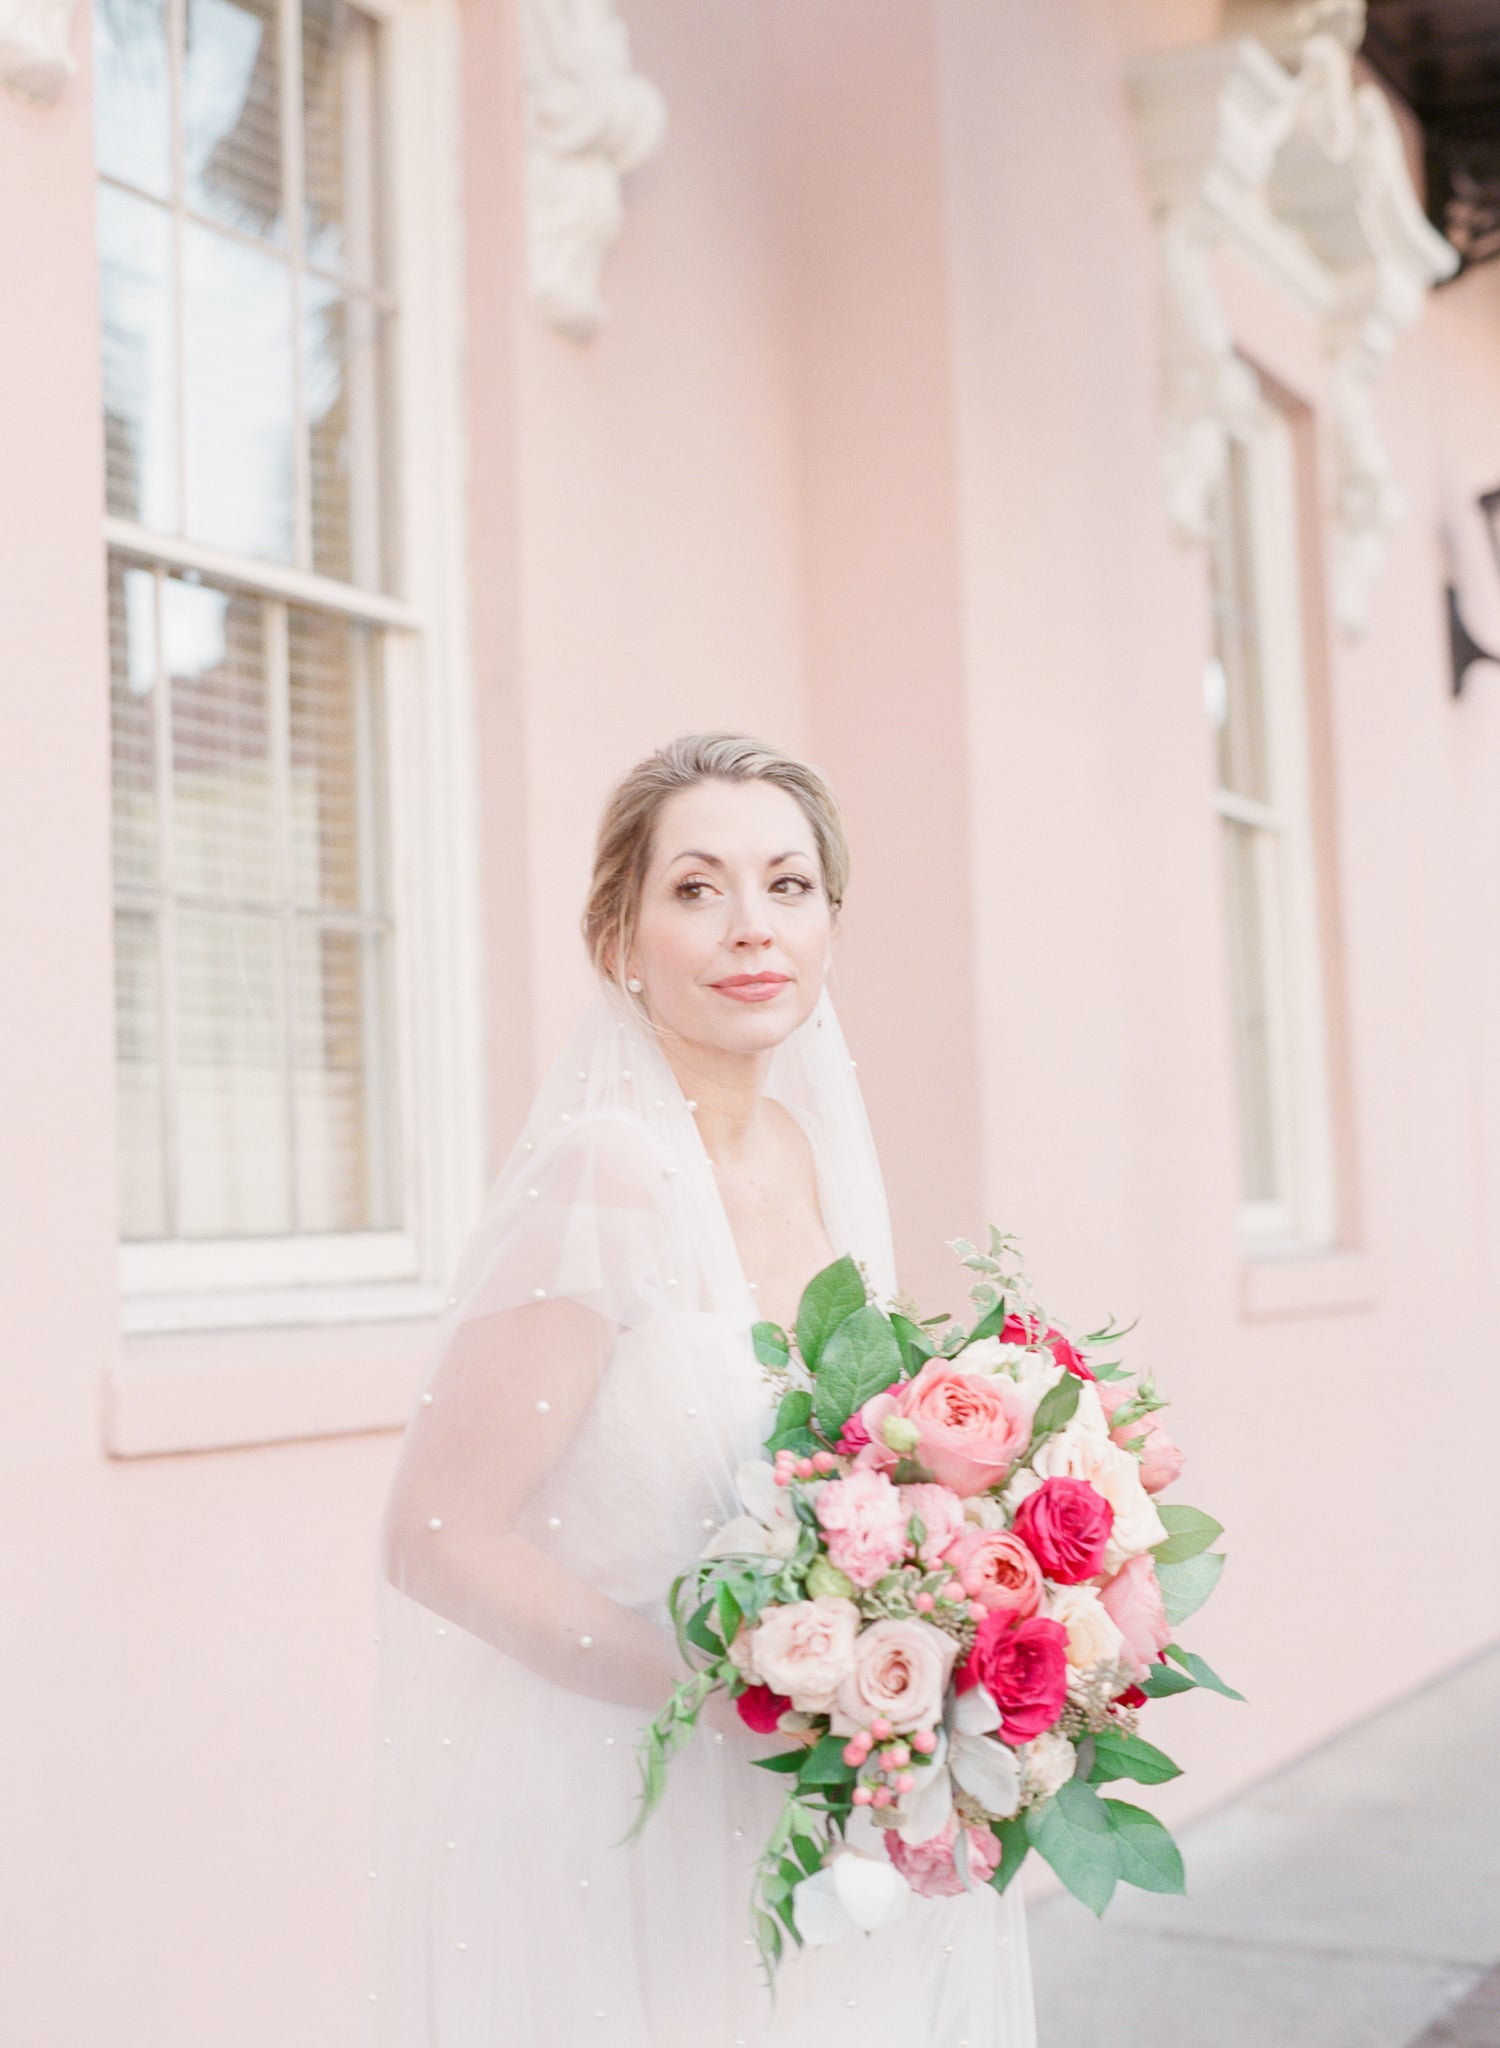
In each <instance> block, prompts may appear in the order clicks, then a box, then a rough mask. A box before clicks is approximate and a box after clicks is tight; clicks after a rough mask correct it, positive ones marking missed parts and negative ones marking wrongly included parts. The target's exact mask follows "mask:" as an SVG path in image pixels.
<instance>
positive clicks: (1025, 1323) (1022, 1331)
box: [1000, 1310, 1098, 1380]
mask: <svg viewBox="0 0 1500 2048" xmlns="http://www.w3.org/2000/svg"><path fill="white" fill-rule="evenodd" d="M1000 1342H1001V1343H1002V1344H1034V1343H1035V1342H1036V1324H1035V1322H1034V1321H1032V1320H1031V1319H1030V1318H1023V1317H1021V1316H1018V1315H1017V1314H1016V1313H1015V1311H1014V1310H1012V1311H1011V1313H1010V1314H1009V1315H1008V1316H1007V1317H1006V1318H1005V1322H1004V1324H1003V1326H1002V1328H1001V1331H1000ZM1042 1342H1043V1343H1044V1344H1046V1345H1047V1347H1048V1348H1049V1350H1050V1351H1051V1353H1052V1356H1053V1357H1054V1358H1055V1359H1056V1360H1057V1362H1058V1364H1059V1365H1063V1366H1066V1367H1067V1369H1068V1371H1069V1372H1070V1373H1072V1374H1073V1375H1074V1376H1075V1377H1076V1378H1078V1379H1081V1380H1092V1379H1097V1378H1098V1374H1097V1373H1092V1372H1090V1371H1089V1369H1088V1367H1087V1366H1086V1365H1085V1364H1084V1362H1083V1353H1082V1352H1081V1351H1080V1350H1079V1349H1078V1346H1077V1345H1076V1344H1073V1343H1070V1342H1069V1340H1068V1339H1067V1338H1066V1337H1065V1336H1064V1335H1063V1333H1062V1331H1061V1330H1057V1329H1054V1328H1053V1326H1052V1325H1051V1323H1049V1324H1048V1325H1047V1334H1046V1336H1045V1337H1044V1338H1043V1339H1042Z"/></svg>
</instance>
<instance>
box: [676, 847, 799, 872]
mask: <svg viewBox="0 0 1500 2048" xmlns="http://www.w3.org/2000/svg"><path fill="white" fill-rule="evenodd" d="M811 859H812V855H811V854H810V853H808V852H807V851H806V850H805V849H804V848H803V847H800V846H793V847H791V848H790V849H789V850H788V851H787V852H786V853H777V854H773V855H772V857H771V858H770V860H768V861H767V862H766V866H767V867H768V868H775V867H780V865H781V863H782V862H783V861H784V860H811ZM680 860H701V861H702V862H703V864H704V865H705V867H711V868H721V867H723V865H724V863H723V861H721V860H720V858H719V856H718V855H717V854H716V853H703V852H700V850H699V849H698V848H697V847H694V846H690V847H688V848H687V849H686V850H685V851H684V852H682V853H674V854H673V856H672V858H671V859H670V860H669V861H668V862H667V866H668V867H669V868H670V867H675V866H676V864H677V862H678V861H680Z"/></svg>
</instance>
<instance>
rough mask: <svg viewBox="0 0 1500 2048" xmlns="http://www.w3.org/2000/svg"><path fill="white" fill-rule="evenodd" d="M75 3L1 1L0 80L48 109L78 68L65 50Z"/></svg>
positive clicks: (66, 1) (41, 0) (29, 0)
mask: <svg viewBox="0 0 1500 2048" xmlns="http://www.w3.org/2000/svg"><path fill="white" fill-rule="evenodd" d="M73 6H74V0H0V79H3V80H4V81H5V83H6V84H7V85H8V86H9V87H10V89H11V91H12V92H14V93H18V94H19V95H20V97H21V98H22V99H27V100H34V101H36V102H37V103H38V104H39V105H41V106H50V105H51V104H52V102H53V101H54V100H55V99H56V98H57V96H58V94H59V93H60V92H61V91H62V89H63V87H64V86H65V85H66V84H67V82H68V80H69V79H70V78H71V77H72V75H73V73H74V72H75V71H76V70H77V69H78V60H77V58H76V57H75V56H74V55H73V53H72V51H71V50H70V49H69V48H68V31H69V29H70V28H71V27H72V25H73Z"/></svg>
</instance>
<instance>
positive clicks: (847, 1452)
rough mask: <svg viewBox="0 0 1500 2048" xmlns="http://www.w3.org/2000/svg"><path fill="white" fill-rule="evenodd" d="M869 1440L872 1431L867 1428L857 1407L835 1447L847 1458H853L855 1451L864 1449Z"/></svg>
mask: <svg viewBox="0 0 1500 2048" xmlns="http://www.w3.org/2000/svg"><path fill="white" fill-rule="evenodd" d="M869 1441H870V1432H869V1431H868V1430H867V1429H866V1428H865V1425H864V1418H863V1417H862V1416H861V1414H860V1412H859V1410H858V1409H857V1408H856V1409H855V1411H854V1413H853V1414H852V1415H851V1416H850V1417H849V1420H848V1421H847V1422H846V1423H845V1424H844V1433H843V1435H842V1436H841V1437H840V1438H839V1440H838V1443H837V1444H836V1445H835V1449H836V1450H838V1451H840V1452H842V1453H843V1455H844V1456H845V1457H846V1458H852V1457H853V1456H854V1454H855V1452H856V1451H862V1450H863V1449H864V1447H865V1445H866V1444H867V1443H868V1442H869Z"/></svg>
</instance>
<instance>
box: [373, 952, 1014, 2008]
mask: <svg viewBox="0 0 1500 2048" xmlns="http://www.w3.org/2000/svg"><path fill="white" fill-rule="evenodd" d="M767 1086H768V1091H769V1092H770V1093H771V1094H772V1095H774V1096H776V1097H777V1099H778V1100H780V1101H782V1102H783V1103H785V1105H786V1107H787V1108H788V1109H789V1110H790V1111H791V1113H792V1114H793V1115H795V1116H796V1117H797V1118H798V1119H799V1121H800V1122H801V1123H802V1126H803V1128H804V1129H805V1130H806V1131H807V1133H808V1136H809V1138H810V1139H811V1141H812V1144H813V1147H814V1152H815V1155H816V1157H817V1162H818V1180H819V1190H820V1195H821V1199H822V1204H823V1212H824V1221H825V1224H826V1226H827V1228H828V1232H829V1238H830V1242H831V1243H832V1244H833V1245H834V1246H835V1247H836V1249H837V1250H839V1251H841V1252H842V1251H849V1252H851V1253H852V1254H853V1255H854V1256H855V1257H856V1258H858V1259H860V1260H861V1261H862V1262H863V1264H864V1266H865V1270H866V1274H867V1276H868V1279H869V1282H870V1284H871V1286H872V1288H873V1289H874V1291H875V1292H876V1294H877V1295H878V1296H879V1297H880V1298H881V1299H883V1300H887V1301H888V1300H889V1299H890V1298H891V1296H892V1295H893V1293H894V1290H895V1275H894V1271H893V1264H892V1256H891V1246H890V1228H889V1221H888V1217H887V1212H886V1204H885V1195H884V1190H883V1186H882V1183H881V1180H880V1173H879V1166H878V1163H877V1161H876V1157H875V1152H874V1147H873V1144H872V1142H871V1138H870V1132H869V1125H868V1122H867V1120H866V1117H865V1112H864V1106H863V1101H862V1098H861V1096H860V1092H859V1088H858V1084H857V1082H856V1080H855V1078H854V1067H853V1062H852V1061H851V1060H850V1059H849V1056H848V1052H847V1048H846V1046H845V1043H844V1039H843V1035H842V1033H841V1031H840V1029H839V1025H838V1021H837V1019H836V1017H835V1015H834V1012H833V1008H832V1004H831V1002H830V1000H829V998H828V996H827V995H826V993H825V994H824V995H823V996H822V998H821V999H820V1001H819V1004H818V1006H817V1008H816V1010H815V1011H814V1012H813V1014H812V1016H810V1017H809V1018H808V1019H807V1021H806V1022H805V1023H804V1024H803V1025H802V1026H801V1027H800V1028H799V1029H798V1030H797V1031H796V1032H794V1033H793V1034H792V1035H791V1036H790V1037H789V1038H788V1039H787V1040H786V1041H785V1042H784V1043H783V1045H781V1046H780V1047H778V1048H777V1051H776V1053H775V1056H774V1059H773V1062H772V1066H771V1070H770V1074H769V1077H768V1083H767ZM755 1318H756V1307H755V1297H754V1293H753V1291H752V1290H751V1289H750V1287H749V1285H748V1283H747V1281H746V1278H745V1275H744V1272H743V1270H742V1268H741V1266H740V1264H739V1258H738V1253H737V1250H736V1247H735V1242H734V1238H733V1234H732V1232H731V1230H730V1227H729V1223H728V1219H727V1217H726V1215H725V1212H724V1207H723V1203H722V1201H721V1200H720V1198H719V1194H718V1189H717V1186H716V1184H715V1182H714V1178H713V1169H712V1165H711V1162H710V1161H709V1159H708V1156H707V1153H706V1152H705V1150H704V1147H703V1143H702V1140H701V1138H700V1137H699V1135H698V1130H697V1125H696V1123H695V1121H694V1118H693V1115H692V1112H691V1110H690V1109H689V1108H688V1106H687V1103H686V1102H685V1100H684V1098H683V1094H682V1090H681V1089H680V1087H679V1086H678V1084H677V1081H676V1079H675V1077H674V1075H673V1073H672V1070H671V1068H670V1066H669V1065H668V1063H667V1061H666V1059H665V1057H664V1056H663V1054H662V1053H661V1051H660V1049H659V1048H658V1047H657V1045H656V1044H655V1042H654V1041H653V1040H652V1038H651V1037H650V1035H649V1033H647V1032H645V1031H644V1030H643V1029H642V1028H641V1027H640V1026H639V1024H638V1023H637V1022H636V1020H635V1019H634V1017H633V1016H631V1015H629V1014H628V1013H627V1012H626V1010H625V1009H624V1006H623V1004H622V1002H621V1001H620V999H619V998H617V997H616V996H615V995H614V994H613V993H612V992H611V991H609V990H607V989H601V990H600V991H599V993H598V994H597V995H596V996H595V998H594V999H593V1001H592V1002H591V1004H590V1005H589V1007H588V1009H587V1011H586V1013H585V1015H584V1017H583V1018H582V1020H581V1021H580V1023H579V1025H578V1027H577V1029H576V1030H575V1032H574V1034H573V1037H572V1039H571V1040H570V1042H569V1044H568V1045H567V1046H566V1047H565V1048H564V1050H563V1052H562V1054H561V1056H560V1057H559V1059H558V1060H557V1062H556V1064H555V1065H554V1067H553V1068H552V1070H551V1072H550V1073H549V1075H548V1076H547V1078H546V1079H545V1081H544V1082H543V1084H542V1086H541V1088H540V1089H539V1090H538V1093H537V1096H536V1100H535V1102H534V1104H533V1107H532V1111H531V1114H530V1116H529V1117H528V1120H527V1124H526V1128H525V1130H524V1131H523V1132H522V1134H521V1136H520V1138H518V1140H517V1142H516V1145H515V1147H514V1148H513V1150H512V1152H511V1154H510V1156H509V1158H508V1159H507V1161H506V1163H505V1165H504V1167H503V1168H502V1170H501V1172H500V1175H499V1177H498V1178H497V1180H496V1182H495V1184H494V1187H493V1188H492V1190H491V1193H490V1196H489V1199H488V1201H487V1203H486V1207H485V1211H484V1214H483V1216H482V1217H481V1219H480V1222H479V1224H478V1225H477V1226H476V1229H475V1231H474V1234H473V1236H472V1238H471V1240H470V1242H469V1245H468V1246H467V1247H466V1249H465V1252H464V1254H463V1257H462V1258H461V1260H460V1262H459V1266H458V1270H457V1274H456V1278H455V1282H454V1288H453V1299H452V1301H451V1302H450V1306H449V1310H448V1315H447V1317H446V1319H445V1322H444V1327H443V1331H442V1333H441V1337H440V1341H439V1344H438V1346H437V1349H436V1355H435V1357H434V1361H433V1365H434V1370H433V1373H432V1376H431V1378H430V1380H429V1383H428V1388H427V1391H426V1392H425V1393H424V1394H423V1397H422V1399H421V1401H420V1402H419V1404H418V1405H417V1407H416V1409H415V1411H414V1413H413V1416H412V1419H411V1422H410V1423H409V1425H408V1428H407V1432H406V1435H405V1437H404V1438H403V1441H402V1448H401V1458H400V1462H399V1465H398V1468H397V1472H396V1476H395V1482H394V1484H393V1487H392V1490H391V1496H390V1500H389V1502H388V1505H387V1509H386V1513H385V1516H384V1518H383V1522H382V1529H381V1540H380V1543H379V1557H378V1571H377V1600H378V1609H379V1623H378V1629H379V1637H378V1640H379V1651H378V1674H377V1685H378V1721H377V1734H376V1783H375V1812H374V1836H373V1842H374V1846H373V1855H372V1870H371V1883H370V1891H371V1894H372V1914H371V1922H370V1935H371V1940H370V1960H369V1977H368V1983H367V1985H366V1987H365V1993H364V1996H365V2008H364V2009H365V2015H366V2018H367V2034H366V2039H367V2040H368V2042H369V2043H370V2048H589V2044H591V2043H595V2042H597V2043H599V2044H601V2048H736V2044H745V2048H750V2044H754V2048H1034V2043H1035V2028H1034V2021H1033V2017H1032V2000H1031V1986H1030V1975H1029V1965H1028V1957H1027V1948H1026V1934H1025V1923H1024V1914H1023V1908H1022V1905H1021V1900H1020V1895H1019V1888H1018V1887H1015V1886H1013V1887H1012V1889H1011V1891H1010V1892H1009V1893H1008V1894H1007V1895H1006V1896H1005V1897H1004V1898H1003V1899H1002V1898H1000V1897H998V1896H997V1895H996V1894H995V1893H994V1892H993V1891H992V1890H990V1889H988V1888H985V1889H983V1890H981V1891H979V1892H977V1893H975V1894H972V1895H964V1896H961V1897H959V1898H955V1899H951V1900H932V1901H929V1900H922V1899H916V1898H913V1899H912V1900H911V1902H910V1903H909V1905H908V1907H907V1910H906V1913H905V1914H904V1916H903V1917H902V1919H901V1920H900V1921H898V1922H897V1923H896V1924H895V1925H894V1926H892V1927H890V1928H888V1929H886V1930H885V1931H883V1932H882V1933H879V1934H876V1935H874V1936H851V1937H849V1938H848V1939H846V1940H845V1941H842V1942H838V1943H834V1944H831V1945H830V1946H828V1947H825V1948H820V1949H803V1950H793V1949H792V1948H791V1945H790V1944H788V1954H787V1957H786V1959H785V1960H784V1962H783V1964H782V1966H781V1969H780V1971H779V1973H778V1979H777V1988H776V1999H775V2004H774V2007H773V2005H772V2002H771V2000H770V1997H769V1995H768V1993H767V1990H766V1987H765V1984H764V1981H763V1978H762V1976H761V1974H760V1967H759V1962H758V1958H757V1955H756V1951H755V1948H754V1946H753V1945H752V1943H751V1942H750V1940H749V1896H750V1884H751V1876H752V1872H753V1869H754V1865H755V1862H756V1858H757V1855H758V1853H759V1850H760V1847H761V1845H762V1844H763V1842H764V1839H765V1836H766V1834H767V1832H768V1830H769V1827H770V1825H771V1823H772V1820H773V1819H774V1817H775V1814H776V1812H777V1810H778V1808H779V1804H780V1799H781V1790H780V1787H779V1784H778V1782H777V1780H776V1779H775V1778H774V1777H773V1776H772V1774H770V1773H767V1772H764V1771H759V1770H756V1769H754V1768H753V1767H752V1766H751V1763H750V1758H751V1757H752V1756H753V1755H756V1754H764V1753H765V1750H766V1747H767V1745H766V1744H765V1743H764V1742H758V1741H755V1740H753V1739H752V1738H750V1737H748V1736H746V1737H744V1738H740V1737H739V1736H738V1735H735V1734H730V1735H725V1736H719V1735H715V1734H712V1733H711V1732H710V1731H709V1730H708V1729H707V1727H706V1726H705V1727H701V1728H700V1729H699V1730H698V1731H697V1733H696V1734H695V1735H694V1737H693V1740H692V1742H691V1743H690V1744H689V1746H688V1747H687V1748H686V1749H685V1750H684V1751H683V1752H682V1753H681V1754H680V1755H679V1756H678V1757H677V1758H676V1759H675V1760H674V1761H673V1763H672V1765H671V1767H670V1770H669V1774H668V1787H667V1792H666V1796H665V1798H664V1800H663V1802H662V1804H661V1806H660V1808H659V1809H658V1810H657V1812H656V1813H655V1814H654V1815H653V1817H652V1818H651V1820H650V1822H649V1823H648V1824H647V1826H646V1829H645V1831H644V1833H643V1834H642V1835H641V1837H640V1838H639V1839H638V1840H637V1841H636V1842H635V1843H634V1844H633V1845H632V1846H630V1847H629V1848H628V1849H627V1848H622V1847H620V1846H618V1843H619V1838H620V1837H621V1836H622V1835H623V1834H624V1833H625V1831H626V1829H627V1828H628V1827H629V1826H630V1824H631V1821H632V1819H633V1818H634V1814H635V1810H636V1799H637V1789H638V1783H639V1779H638V1771H637V1764H636V1740H637V1737H638V1734H639V1731H640V1728H641V1726H642V1723H643V1722H644V1721H645V1720H646V1719H648V1718H649V1716H650V1714H651V1713H652V1712H653V1711H654V1710H655V1709H656V1707H657V1706H658V1705H660V1704H661V1703H662V1702H663V1701H664V1699H665V1697H666V1694H667V1691H668V1690H669V1687H670V1682H671V1676H672V1674H673V1670H674V1667H675V1666H676V1663H677V1660H676V1653H675V1649H674V1648H673V1647H672V1645H671V1639H670V1633H669V1630H668V1627H667V1617H666V1607H665V1598H666V1594H667V1589H668V1587H669V1586H670V1584H671V1581H672V1580H673V1578H674V1577H675V1576H676V1575H677V1574H678V1573H679V1572H681V1571H682V1570H683V1569H684V1567H685V1566H686V1565H688V1564H690V1563H691V1562H692V1560H693V1559H694V1558H695V1557H696V1556H697V1554H698V1552H699V1551H700V1549H701V1548H702V1546H703V1544H704V1543H705V1542H706V1540H707V1535H708V1532H709V1531H710V1530H711V1529H712V1528H714V1527H716V1526H717V1525H718V1524H719V1523H721V1522H723V1521H725V1520H727V1519H728V1518H729V1517H730V1516H731V1515H732V1514H734V1513H735V1512H737V1510H738V1505H739V1504H738V1502H737V1500H736V1498H735V1495H734V1491H733V1484H732V1480H733V1473H734V1470H735V1467H736V1465H737V1464H738V1463H739V1462H740V1461H741V1460H742V1459H744V1458H747V1457H752V1456H754V1455H755V1454H756V1453H757V1452H758V1451H759V1449H760V1446H761V1443H762V1441H763V1438H764V1435H765V1433H766V1427H767V1422H768V1419H769V1416H770V1413H771V1410H772V1407H773V1405H774V1398H775V1397H774V1393H773V1390H772V1388H771V1387H770V1386H769V1384H768V1383H767V1381H766V1380H765V1378H764V1377H763V1376H762V1373H761V1369H760V1367H759V1365H758V1363H757V1361H756V1359H755V1356H754V1351H753V1348H752V1345H751V1341H750V1335H749V1331H750V1325H751V1324H752V1323H753V1322H754V1320H755Z"/></svg>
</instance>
